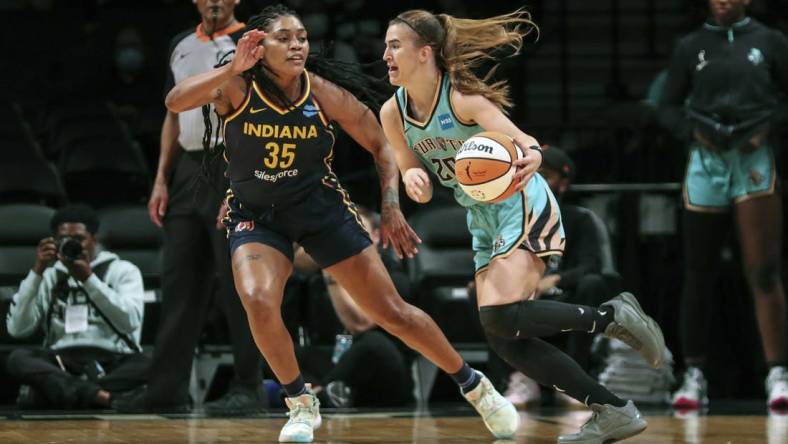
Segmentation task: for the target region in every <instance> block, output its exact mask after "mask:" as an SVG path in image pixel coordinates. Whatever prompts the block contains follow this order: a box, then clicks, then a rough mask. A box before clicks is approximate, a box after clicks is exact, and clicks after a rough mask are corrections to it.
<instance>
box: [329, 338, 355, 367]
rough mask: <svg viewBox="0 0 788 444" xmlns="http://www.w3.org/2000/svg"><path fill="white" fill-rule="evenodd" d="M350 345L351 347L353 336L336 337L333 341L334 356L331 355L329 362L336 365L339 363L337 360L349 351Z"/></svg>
mask: <svg viewBox="0 0 788 444" xmlns="http://www.w3.org/2000/svg"><path fill="white" fill-rule="evenodd" d="M351 345H353V336H351V335H337V336H336V340H335V341H334V354H333V355H331V362H332V363H333V364H334V365H336V363H337V362H339V358H340V357H342V355H343V354H344V353H345V352H346V351H348V349H350V346H351Z"/></svg>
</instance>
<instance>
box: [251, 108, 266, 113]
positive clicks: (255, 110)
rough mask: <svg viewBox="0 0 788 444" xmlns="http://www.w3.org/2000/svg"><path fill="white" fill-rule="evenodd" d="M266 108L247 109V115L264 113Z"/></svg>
mask: <svg viewBox="0 0 788 444" xmlns="http://www.w3.org/2000/svg"><path fill="white" fill-rule="evenodd" d="M267 109H268V108H249V114H257V113H259V112H262V111H265V110H267Z"/></svg>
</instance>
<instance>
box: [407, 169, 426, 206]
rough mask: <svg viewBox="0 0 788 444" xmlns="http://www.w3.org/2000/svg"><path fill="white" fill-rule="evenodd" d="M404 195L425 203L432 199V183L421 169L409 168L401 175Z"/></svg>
mask: <svg viewBox="0 0 788 444" xmlns="http://www.w3.org/2000/svg"><path fill="white" fill-rule="evenodd" d="M402 182H403V183H404V184H405V193H407V194H408V197H410V198H411V199H412V200H414V201H416V202H419V203H425V202H429V200H430V199H432V183H431V182H430V177H429V176H428V175H427V172H426V171H424V170H423V169H421V168H410V169H408V170H407V171H405V174H403V175H402Z"/></svg>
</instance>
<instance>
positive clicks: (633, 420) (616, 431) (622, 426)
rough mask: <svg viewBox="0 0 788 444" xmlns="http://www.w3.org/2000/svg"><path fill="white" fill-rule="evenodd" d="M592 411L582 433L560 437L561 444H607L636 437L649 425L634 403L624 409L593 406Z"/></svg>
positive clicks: (607, 405) (582, 428)
mask: <svg viewBox="0 0 788 444" xmlns="http://www.w3.org/2000/svg"><path fill="white" fill-rule="evenodd" d="M591 410H592V411H593V413H592V414H591V418H589V419H588V421H586V423H585V424H583V426H582V427H580V431H579V432H577V433H573V434H571V435H561V436H559V437H558V443H559V444H567V443H573V444H580V443H582V444H605V443H609V442H613V441H618V440H620V439H624V438H629V437H630V436H635V435H637V434H638V433H640V432H642V431H643V430H646V426H647V425H648V423H646V420H645V419H643V415H641V414H640V412H639V411H638V409H637V407H635V404H634V403H633V402H632V401H627V404H626V405H625V406H624V407H613V406H612V405H610V404H605V405H599V404H591Z"/></svg>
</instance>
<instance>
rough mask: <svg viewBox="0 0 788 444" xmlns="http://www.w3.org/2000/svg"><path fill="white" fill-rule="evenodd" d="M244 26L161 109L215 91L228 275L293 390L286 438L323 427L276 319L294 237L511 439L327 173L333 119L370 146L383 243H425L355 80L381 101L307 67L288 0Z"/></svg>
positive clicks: (326, 68) (491, 401)
mask: <svg viewBox="0 0 788 444" xmlns="http://www.w3.org/2000/svg"><path fill="white" fill-rule="evenodd" d="M247 27H248V28H250V29H251V30H250V31H248V32H246V34H244V36H243V37H242V38H241V39H240V41H239V42H238V46H237V49H236V54H235V57H234V58H233V61H232V62H231V63H230V64H227V65H225V66H223V67H221V68H217V69H215V70H213V71H212V72H208V73H205V74H200V75H197V76H193V77H190V78H188V79H186V80H184V81H182V82H180V83H178V84H177V85H176V86H175V88H173V89H172V91H171V92H170V93H169V95H168V96H167V107H168V108H169V109H170V110H171V111H173V112H181V111H184V110H187V109H192V108H196V107H199V106H201V105H205V104H207V103H213V104H214V106H215V107H216V111H217V112H218V113H219V114H220V115H222V116H223V118H224V121H225V127H224V141H225V145H226V151H225V152H224V156H225V159H226V160H227V162H228V167H227V175H228V177H229V179H230V190H229V191H228V198H227V200H226V202H227V206H228V207H229V212H228V213H227V216H226V217H225V225H226V226H227V231H228V236H229V241H230V252H231V255H232V264H233V275H234V279H235V285H236V288H237V290H238V294H239V295H240V297H241V299H242V302H243V305H244V308H245V309H246V312H247V317H248V320H249V324H250V325H251V329H252V334H253V336H254V339H255V342H256V343H257V346H258V348H259V349H260V351H261V352H262V354H263V356H265V359H266V361H267V362H268V363H269V365H270V366H271V368H272V370H273V371H274V373H275V374H276V377H277V379H278V380H279V381H280V382H281V383H283V385H284V389H285V391H286V393H287V396H288V397H287V400H286V402H287V405H288V406H289V408H290V413H289V416H290V419H289V421H288V422H287V423H286V424H285V426H284V427H283V428H282V431H281V433H280V435H279V441H280V442H311V441H312V439H313V430H314V429H316V428H317V427H319V425H320V413H319V410H318V407H319V403H318V401H317V398H316V397H315V396H314V395H313V394H312V393H311V392H309V391H308V389H307V388H306V387H305V384H304V380H303V377H302V376H301V372H300V370H299V368H298V363H297V362H296V359H295V354H294V352H293V341H292V338H290V336H289V334H288V332H287V330H286V329H285V327H284V324H283V322H282V318H281V311H280V309H281V303H282V296H283V292H284V286H285V283H286V282H287V279H288V277H289V276H290V273H291V271H292V268H293V264H292V261H293V247H292V245H293V242H297V243H299V244H300V245H301V246H303V247H304V249H305V250H306V252H307V253H309V255H310V256H312V258H313V259H314V260H315V261H316V262H317V263H318V265H320V267H321V268H323V269H324V270H325V271H326V272H328V273H329V274H331V276H332V277H333V278H334V280H336V282H337V283H338V284H339V285H341V286H342V287H344V288H345V289H346V290H347V292H348V293H349V294H350V295H351V296H352V297H353V298H354V299H355V301H356V303H358V305H359V306H360V307H361V308H362V309H363V310H364V311H365V312H366V313H367V314H368V315H369V316H370V318H371V319H372V320H373V321H374V322H375V323H376V324H378V325H380V326H382V327H383V328H384V329H386V330H387V331H389V332H390V333H392V334H394V335H396V336H398V337H399V338H400V339H402V340H403V341H404V342H405V343H406V344H408V345H409V346H411V347H412V348H414V349H416V350H417V351H419V352H420V353H422V354H423V355H424V356H425V357H427V358H428V359H430V360H431V361H432V362H434V363H435V364H436V365H437V366H438V367H440V368H441V369H443V370H445V371H447V372H448V373H449V374H450V375H451V376H452V378H454V379H455V381H457V383H458V384H459V385H460V387H461V388H462V389H463V390H464V391H465V392H466V398H468V400H469V401H470V402H471V403H473V404H474V405H475V406H476V408H477V410H479V412H480V414H481V415H482V416H483V419H484V421H485V423H486V424H487V427H488V428H489V429H490V430H491V431H492V433H493V434H494V435H495V436H496V437H500V438H506V437H511V436H512V435H514V432H515V431H516V429H517V421H518V415H517V411H516V410H515V408H514V406H513V405H512V404H511V403H510V402H508V401H506V400H505V399H504V398H503V397H502V396H501V395H500V394H499V393H498V392H496V391H495V389H494V388H492V385H491V384H490V383H489V381H488V380H487V379H486V378H483V376H482V375H481V374H480V373H479V372H476V371H474V370H473V369H471V368H470V367H469V366H468V364H467V363H465V362H464V361H463V360H462V358H461V357H460V355H459V354H458V353H457V352H456V351H455V350H454V349H453V348H452V347H451V345H450V344H449V342H448V341H447V340H446V337H445V336H444V335H443V334H442V333H441V331H440V330H439V329H438V327H437V325H436V324H435V323H434V322H433V321H432V319H430V317H429V316H427V315H426V314H425V313H424V312H423V311H421V310H419V309H417V308H416V307H413V306H411V305H409V304H406V303H405V302H404V301H403V300H402V298H401V297H400V296H399V295H398V294H397V291H396V289H395V287H394V284H393V283H392V281H391V278H390V277H389V275H388V274H387V273H386V270H385V268H384V267H383V263H382V262H381V259H380V257H379V255H378V254H377V251H376V249H375V247H374V246H373V245H372V242H371V240H370V238H369V235H368V233H367V231H366V230H365V229H364V227H363V225H362V223H361V221H360V218H359V215H358V212H357V211H356V207H355V205H353V203H352V202H351V201H350V200H349V198H348V195H347V193H346V192H345V191H344V190H343V189H342V187H341V186H340V185H339V182H338V180H337V178H336V176H334V174H333V172H332V171H331V167H330V163H331V157H332V155H333V149H334V140H335V131H336V130H335V127H334V125H333V124H332V123H331V122H337V123H339V125H341V126H342V129H343V130H344V131H346V132H347V133H348V134H349V135H350V136H351V137H353V139H354V140H356V141H357V142H358V143H359V144H360V145H362V146H363V147H365V148H366V149H367V150H368V151H370V152H371V153H372V155H373V156H374V157H375V161H376V163H377V166H378V171H380V175H381V189H382V194H383V203H382V208H381V224H382V225H381V235H382V236H383V239H384V245H385V244H387V243H391V244H392V245H393V247H394V248H395V249H396V250H397V251H398V254H400V255H402V254H404V255H408V256H412V254H414V253H415V252H416V251H417V250H416V247H415V245H416V243H417V242H419V239H418V237H417V236H416V234H415V233H414V232H413V230H412V229H411V228H410V227H409V226H408V225H407V223H406V222H405V220H404V218H403V216H402V213H401V212H400V210H399V202H398V196H397V189H398V186H399V178H398V172H397V166H396V163H395V161H394V158H393V156H392V154H391V153H392V152H391V150H390V149H389V148H388V147H387V146H386V145H387V141H386V138H385V136H384V135H383V131H382V129H381V128H380V125H379V124H378V122H377V120H376V119H375V115H374V114H373V113H372V112H371V111H370V110H369V108H367V107H366V106H365V105H364V104H363V103H362V102H360V101H359V100H358V99H357V98H356V97H355V96H354V95H352V94H351V92H350V91H352V92H354V93H358V94H364V97H365V98H367V99H370V98H371V99H374V95H371V94H370V93H371V91H370V88H371V87H372V86H374V85H373V84H372V82H371V80H370V79H369V78H367V77H365V76H362V75H360V74H359V71H357V70H355V69H347V68H345V69H344V70H342V69H341V68H340V66H339V65H335V64H332V63H330V61H327V60H324V59H321V58H316V57H314V56H313V57H309V60H310V62H311V65H308V64H307V59H308V57H307V56H308V53H309V42H308V40H307V33H306V30H305V29H304V25H303V24H302V23H301V21H300V20H299V19H298V17H297V16H296V15H295V13H294V12H292V11H290V10H288V9H286V8H284V7H282V6H281V5H277V6H270V7H267V8H265V9H264V10H263V11H262V12H261V13H260V14H259V15H257V16H254V17H252V18H250V19H249V21H248V22H247ZM306 66H309V67H310V70H313V71H319V73H315V72H312V71H307V70H306V69H305V67H306ZM332 80H333V81H336V82H337V83H333V82H332ZM338 84H339V85H341V86H338ZM383 86H385V87H386V88H387V89H388V88H389V87H388V85H386V84H385V83H384V84H383ZM372 101H374V100H370V102H372ZM373 106H374V105H373ZM206 140H210V135H208V137H207V139H206ZM370 289H372V292H370ZM385 383H386V381H381V384H385Z"/></svg>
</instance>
